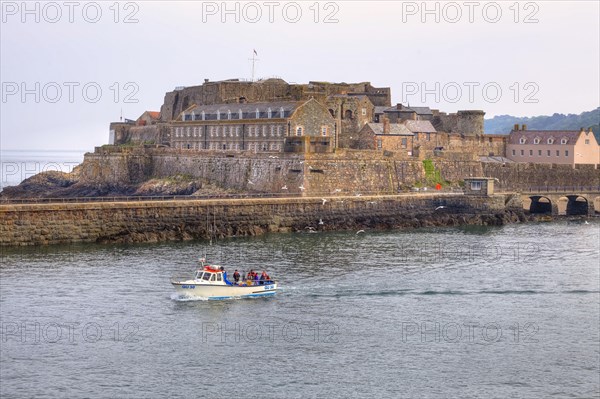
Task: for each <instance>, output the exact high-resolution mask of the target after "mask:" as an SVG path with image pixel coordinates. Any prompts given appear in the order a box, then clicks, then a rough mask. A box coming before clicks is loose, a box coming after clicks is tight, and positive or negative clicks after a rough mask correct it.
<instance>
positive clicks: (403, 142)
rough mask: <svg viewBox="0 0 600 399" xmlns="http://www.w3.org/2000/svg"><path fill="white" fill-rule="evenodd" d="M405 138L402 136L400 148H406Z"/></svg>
mask: <svg viewBox="0 0 600 399" xmlns="http://www.w3.org/2000/svg"><path fill="white" fill-rule="evenodd" d="M406 145H407V140H406V137H404V138H402V148H406Z"/></svg>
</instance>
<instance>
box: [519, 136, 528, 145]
mask: <svg viewBox="0 0 600 399" xmlns="http://www.w3.org/2000/svg"><path fill="white" fill-rule="evenodd" d="M526 142H527V139H526V138H525V137H521V139H520V140H519V144H525V143H526Z"/></svg>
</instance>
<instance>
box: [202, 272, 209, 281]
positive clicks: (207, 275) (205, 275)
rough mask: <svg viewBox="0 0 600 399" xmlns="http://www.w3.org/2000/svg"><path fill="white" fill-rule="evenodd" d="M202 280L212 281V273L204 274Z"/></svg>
mask: <svg viewBox="0 0 600 399" xmlns="http://www.w3.org/2000/svg"><path fill="white" fill-rule="evenodd" d="M202 280H206V281H208V280H210V273H204V275H203V276H202Z"/></svg>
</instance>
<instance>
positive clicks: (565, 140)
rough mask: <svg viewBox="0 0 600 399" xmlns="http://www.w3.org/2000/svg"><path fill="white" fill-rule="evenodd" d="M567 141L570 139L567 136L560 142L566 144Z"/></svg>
mask: <svg viewBox="0 0 600 399" xmlns="http://www.w3.org/2000/svg"><path fill="white" fill-rule="evenodd" d="M567 141H568V140H567V139H566V138H563V139H562V140H560V143H561V144H563V145H564V144H567Z"/></svg>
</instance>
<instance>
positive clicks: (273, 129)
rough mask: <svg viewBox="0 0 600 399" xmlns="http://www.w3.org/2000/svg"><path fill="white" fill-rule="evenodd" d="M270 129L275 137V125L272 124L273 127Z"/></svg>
mask: <svg viewBox="0 0 600 399" xmlns="http://www.w3.org/2000/svg"><path fill="white" fill-rule="evenodd" d="M269 130H270V131H271V137H275V126H274V125H271V128H270V129H269Z"/></svg>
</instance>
